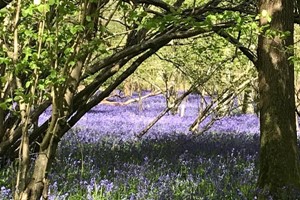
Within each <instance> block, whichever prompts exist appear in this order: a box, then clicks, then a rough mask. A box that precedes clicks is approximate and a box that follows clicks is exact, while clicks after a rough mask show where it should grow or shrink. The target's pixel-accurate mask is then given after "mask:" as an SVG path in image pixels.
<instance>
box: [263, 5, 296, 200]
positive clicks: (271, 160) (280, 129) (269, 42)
mask: <svg viewBox="0 0 300 200" xmlns="http://www.w3.org/2000/svg"><path fill="white" fill-rule="evenodd" d="M293 4H294V1H293V0H273V1H270V0H260V1H259V13H260V25H261V27H262V28H263V31H262V33H261V35H260V36H259V40H258V76H259V96H260V100H259V106H260V160H259V168H260V171H259V178H258V187H259V189H260V198H261V199H266V198H267V196H272V197H273V199H293V197H291V195H293V194H292V193H290V192H291V191H294V190H299V188H300V173H299V153H298V147H297V135H296V121H295V91H294V65H293V63H292V62H290V61H289V58H290V57H291V56H293V50H292V49H291V48H290V47H292V45H293V43H294V41H293V32H294V24H293V8H294V5H293ZM270 19H271V21H270ZM264 27H265V28H264ZM266 27H267V28H266ZM269 33H275V34H269ZM286 33H288V34H286Z"/></svg>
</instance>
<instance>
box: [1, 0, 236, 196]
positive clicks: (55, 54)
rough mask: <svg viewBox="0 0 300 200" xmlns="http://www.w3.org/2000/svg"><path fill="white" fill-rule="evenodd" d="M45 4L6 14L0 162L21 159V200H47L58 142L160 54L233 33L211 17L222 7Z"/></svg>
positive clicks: (226, 21) (24, 4) (20, 5)
mask: <svg viewBox="0 0 300 200" xmlns="http://www.w3.org/2000/svg"><path fill="white" fill-rule="evenodd" d="M4 2H8V1H4ZM41 2H42V3H41V4H39V5H34V4H32V2H31V1H27V0H23V1H21V0H18V1H13V3H14V4H13V6H11V7H9V8H5V9H3V10H1V12H0V18H1V21H3V22H5V24H4V23H3V24H1V29H0V32H1V37H0V44H1V46H2V47H3V48H2V49H1V50H0V58H1V59H0V65H1V68H0V69H1V70H0V76H1V80H0V89H1V90H0V91H1V96H0V98H1V101H0V157H1V158H2V159H1V164H2V165H4V164H5V159H15V158H18V159H17V161H18V173H17V179H16V187H15V188H16V191H15V199H39V198H40V197H41V196H42V195H43V196H44V198H47V186H48V177H47V171H48V170H49V169H50V168H51V161H52V159H53V158H54V157H55V151H56V148H57V145H58V143H59V141H60V139H61V138H62V137H63V136H64V134H65V133H66V132H67V131H68V130H69V129H70V128H71V127H72V126H74V124H75V123H76V122H77V121H78V120H79V119H80V118H81V117H82V116H83V115H84V114H85V113H86V112H88V111H89V110H90V109H91V108H92V107H94V106H95V105H97V104H98V103H100V102H101V101H102V100H103V99H104V98H105V97H107V96H108V95H109V94H110V93H111V92H112V91H113V90H114V89H115V88H116V87H118V86H119V85H120V84H121V83H122V82H123V81H124V80H126V78H128V77H129V76H130V75H131V74H132V73H133V72H135V70H136V69H137V68H138V67H139V66H140V65H141V63H143V62H144V61H145V60H146V59H148V58H149V57H150V56H152V55H153V54H154V53H156V52H157V51H158V50H159V49H160V48H161V47H163V46H165V45H166V44H168V43H169V42H170V41H171V40H174V39H183V38H189V37H194V36H197V35H201V34H203V33H207V32H212V31H217V30H220V29H223V28H228V27H231V26H234V25H235V23H234V22H232V16H230V15H225V17H224V18H222V19H221V18H220V19H217V18H215V17H213V14H214V13H215V14H218V13H221V12H222V10H218V9H217V10H216V9H214V8H215V7H216V6H218V5H219V4H220V1H216V0H212V1H208V2H201V3H199V4H191V6H187V5H184V6H183V7H182V8H180V9H178V8H179V7H180V6H181V4H182V3H183V1H177V2H175V3H174V4H173V3H170V4H168V3H165V2H163V1H144V0H141V1H135V2H129V1H117V2H116V1H109V0H102V1H96V2H95V1H81V0H77V1H59V2H57V1H41ZM237 5H239V6H240V4H239V3H237ZM241 5H242V3H241ZM233 7H234V8H236V7H235V5H233ZM241 7H242V6H241ZM152 8H153V9H152ZM226 8H227V9H229V8H228V7H226ZM120 19H122V20H120ZM115 27H120V29H119V30H118V32H116V31H114V28H115ZM87 79H90V82H89V83H88V84H87V85H86V87H85V88H84V89H83V90H79V89H78V88H79V86H80V85H81V84H83V82H84V81H85V80H87ZM100 87H102V88H103V91H102V92H101V93H99V92H98V89H99V88H100ZM47 108H51V116H50V117H49V118H48V119H47V120H46V121H45V122H44V123H43V124H38V121H39V116H40V115H41V114H42V113H43V112H44V111H45V110H46V109H47ZM32 153H34V155H35V157H34V159H33V160H34V163H31V160H32V155H33V154H32ZM30 166H32V167H30ZM31 170H32V171H31Z"/></svg>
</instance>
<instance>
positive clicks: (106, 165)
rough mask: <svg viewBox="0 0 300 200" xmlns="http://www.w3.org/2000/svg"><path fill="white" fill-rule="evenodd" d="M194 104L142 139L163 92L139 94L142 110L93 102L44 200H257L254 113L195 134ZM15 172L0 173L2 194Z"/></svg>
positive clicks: (62, 148)
mask: <svg viewBox="0 0 300 200" xmlns="http://www.w3.org/2000/svg"><path fill="white" fill-rule="evenodd" d="M120 101H121V100H120ZM122 101H123V100H122ZM198 106H199V97H198V96H196V95H190V96H189V98H188V101H187V105H186V111H185V115H184V116H183V117H181V116H179V115H171V114H167V115H166V116H164V117H163V118H162V119H161V120H160V121H159V122H158V123H157V124H156V125H155V126H154V127H153V128H152V129H150V130H149V132H148V133H147V134H146V135H145V136H144V137H143V138H141V139H137V137H136V134H138V133H139V132H140V131H142V130H143V129H144V128H145V127H146V126H147V125H148V124H149V123H150V122H151V121H152V120H153V119H154V118H155V117H156V116H157V115H158V114H159V112H161V111H162V110H163V109H164V108H165V100H164V98H163V97H162V96H159V95H158V96H154V97H149V98H147V99H145V100H143V104H142V107H143V110H142V111H141V110H140V109H139V106H138V103H132V104H129V105H127V106H111V105H105V104H100V105H98V106H96V107H95V108H93V109H92V110H91V111H90V112H89V113H87V114H86V115H85V116H84V117H83V118H82V119H81V120H80V121H79V122H78V123H77V124H76V126H75V127H74V128H73V129H72V130H71V131H69V132H68V133H67V134H66V135H65V137H64V138H63V139H62V141H61V143H60V145H59V148H58V151H57V157H56V159H55V161H54V163H53V168H52V171H51V172H49V178H50V181H51V185H50V187H49V195H50V198H49V199H58V200H61V199H73V200H80V199H82V200H85V199H88V200H92V199H95V200H100V199H112V200H114V199H116V200H118V199H120V200H121V199H130V200H135V199H141V200H142V199H157V200H159V199H161V200H164V199H172V200H173V199H174V200H176V199H178V200H181V199H209V200H210V199H255V198H256V197H255V184H256V179H257V176H258V167H257V161H258V148H259V136H258V130H259V125H258V123H259V122H258V121H259V120H258V118H257V116H255V115H251V114H247V115H238V114H234V115H231V116H228V117H225V118H223V119H221V120H219V121H217V122H215V124H214V125H213V127H212V128H211V129H210V130H209V131H207V132H205V133H203V134H201V135H199V136H197V137H195V136H193V134H192V133H190V132H189V131H188V130H189V126H190V125H191V123H192V122H193V121H194V120H195V118H196V116H197V112H198ZM47 115H49V112H48V113H45V115H44V118H45V119H46V116H47ZM42 120H43V119H42ZM200 128H201V127H200ZM14 175H15V169H14V167H13V164H12V166H11V167H10V168H9V169H6V170H5V171H3V170H2V171H0V177H1V180H0V199H11V188H12V184H11V183H12V180H13V179H14Z"/></svg>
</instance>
